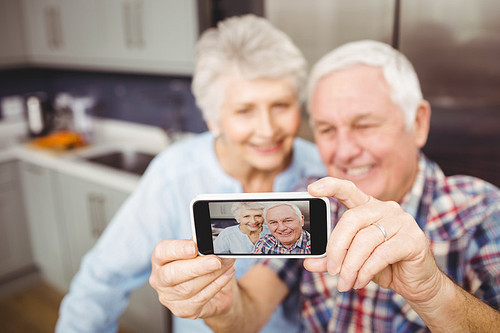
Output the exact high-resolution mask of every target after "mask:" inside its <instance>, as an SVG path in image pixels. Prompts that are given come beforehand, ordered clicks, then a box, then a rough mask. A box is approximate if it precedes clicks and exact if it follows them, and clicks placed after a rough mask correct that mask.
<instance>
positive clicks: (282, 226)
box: [277, 221, 287, 231]
mask: <svg viewBox="0 0 500 333" xmlns="http://www.w3.org/2000/svg"><path fill="white" fill-rule="evenodd" d="M286 229H287V227H286V225H285V224H284V223H283V222H281V221H280V222H278V228H277V230H278V231H283V230H286Z"/></svg>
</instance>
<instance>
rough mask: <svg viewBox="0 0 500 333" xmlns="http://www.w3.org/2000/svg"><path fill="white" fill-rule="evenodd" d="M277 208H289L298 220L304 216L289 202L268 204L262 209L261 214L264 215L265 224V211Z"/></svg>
mask: <svg viewBox="0 0 500 333" xmlns="http://www.w3.org/2000/svg"><path fill="white" fill-rule="evenodd" d="M279 206H290V207H291V208H292V209H293V210H294V212H295V214H297V217H298V218H299V220H300V218H301V217H302V216H304V214H302V212H301V211H300V209H299V207H297V205H295V204H293V203H291V202H276V203H272V204H269V205H267V206H266V208H264V213H263V214H264V221H266V224H267V217H266V215H267V211H268V210H269V209H271V208H274V207H279Z"/></svg>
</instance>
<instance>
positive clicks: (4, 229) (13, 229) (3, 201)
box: [0, 161, 33, 278]
mask: <svg viewBox="0 0 500 333" xmlns="http://www.w3.org/2000/svg"><path fill="white" fill-rule="evenodd" d="M17 168H18V162H15V161H13V162H5V163H1V164H0V278H2V277H3V276H6V275H8V274H10V273H15V272H17V271H20V270H22V269H25V268H28V267H30V266H31V265H33V255H32V252H31V245H30V238H29V234H28V226H27V224H26V217H25V215H24V204H23V198H22V193H21V189H20V187H21V184H20V180H19V172H18V170H17Z"/></svg>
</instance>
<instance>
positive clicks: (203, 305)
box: [160, 266, 234, 319]
mask: <svg viewBox="0 0 500 333" xmlns="http://www.w3.org/2000/svg"><path fill="white" fill-rule="evenodd" d="M233 278H234V266H231V267H230V268H229V269H228V270H226V271H225V272H224V274H221V275H220V276H219V277H218V278H217V279H215V280H214V281H212V283H210V284H208V285H207V286H205V287H204V288H203V289H201V290H200V291H199V292H197V293H196V294H193V296H192V297H190V298H185V299H179V300H171V299H165V298H164V297H162V296H170V297H171V295H170V294H168V293H163V294H162V295H161V297H160V302H162V303H163V304H165V305H168V308H169V309H170V311H172V313H173V314H174V315H176V316H178V317H182V318H190V319H196V318H200V317H202V318H203V317H208V316H212V315H214V314H217V311H224V309H225V308H227V306H228V304H225V303H223V304H213V305H210V304H209V302H210V301H211V300H212V299H214V297H216V296H217V295H218V294H219V293H221V291H222V290H223V289H224V288H228V287H230V285H229V284H230V282H231V281H232V280H233ZM226 303H227V302H226ZM221 307H222V308H221Z"/></svg>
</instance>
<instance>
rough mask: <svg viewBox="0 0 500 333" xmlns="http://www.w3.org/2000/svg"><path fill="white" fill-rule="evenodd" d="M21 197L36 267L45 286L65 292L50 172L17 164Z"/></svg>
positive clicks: (60, 229)
mask: <svg viewBox="0 0 500 333" xmlns="http://www.w3.org/2000/svg"><path fill="white" fill-rule="evenodd" d="M20 170H21V180H22V188H23V196H24V201H25V205H26V212H27V217H28V226H29V233H30V236H31V244H32V247H33V255H34V257H35V263H36V264H37V265H38V267H39V268H40V270H41V272H42V275H43V277H44V278H45V279H46V280H47V282H49V283H51V284H52V285H53V286H55V287H57V288H59V289H60V290H62V291H66V290H67V289H68V287H69V284H68V281H69V272H68V270H67V267H68V266H67V263H68V258H67V257H66V255H67V244H66V243H65V238H64V234H65V232H64V225H63V224H62V223H60V220H59V216H58V211H60V209H61V205H60V202H59V201H57V200H56V194H57V189H56V188H55V181H54V180H55V178H54V177H55V174H54V172H53V171H51V170H49V169H46V168H44V167H40V166H37V165H34V164H32V163H28V162H21V163H20Z"/></svg>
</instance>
